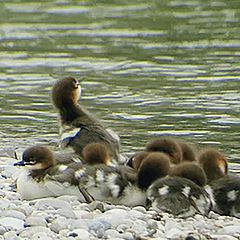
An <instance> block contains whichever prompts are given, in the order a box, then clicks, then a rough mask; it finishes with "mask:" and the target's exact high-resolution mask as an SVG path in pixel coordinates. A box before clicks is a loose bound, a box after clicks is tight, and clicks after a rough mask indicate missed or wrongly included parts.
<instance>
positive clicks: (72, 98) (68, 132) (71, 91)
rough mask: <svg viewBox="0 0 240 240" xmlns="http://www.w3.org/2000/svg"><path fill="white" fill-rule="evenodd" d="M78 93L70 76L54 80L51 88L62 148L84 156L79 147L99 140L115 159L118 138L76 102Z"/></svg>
mask: <svg viewBox="0 0 240 240" xmlns="http://www.w3.org/2000/svg"><path fill="white" fill-rule="evenodd" d="M80 93H81V87H80V85H79V83H78V82H77V80H76V79H75V78H73V77H67V78H63V79H61V80H60V81H57V82H56V83H55V85H54V87H53V89H52V100H53V104H54V106H55V107H56V108H57V109H58V111H59V117H60V124H61V127H60V138H61V147H62V148H65V147H67V146H70V147H72V148H73V149H74V150H75V152H76V153H77V154H79V155H80V156H81V157H83V154H82V150H83V148H84V147H85V146H86V145H87V144H88V143H92V142H99V143H102V144H104V145H105V146H106V147H107V148H108V150H109V155H110V157H112V158H114V159H115V160H118V158H119V145H120V140H119V137H118V136H117V134H115V133H114V132H113V131H111V130H109V129H107V128H106V127H105V126H104V125H103V124H102V123H101V122H100V121H99V120H98V119H96V118H95V117H93V116H92V115H91V114H90V113H89V112H87V111H86V110H85V109H84V108H83V107H82V106H81V105H79V104H78V99H79V97H80Z"/></svg>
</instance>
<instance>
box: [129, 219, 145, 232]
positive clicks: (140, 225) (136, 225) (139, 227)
mask: <svg viewBox="0 0 240 240" xmlns="http://www.w3.org/2000/svg"><path fill="white" fill-rule="evenodd" d="M132 230H134V231H136V232H137V233H138V234H143V233H144V232H146V231H147V223H146V222H145V221H143V220H140V219H136V220H134V221H133V226H132Z"/></svg>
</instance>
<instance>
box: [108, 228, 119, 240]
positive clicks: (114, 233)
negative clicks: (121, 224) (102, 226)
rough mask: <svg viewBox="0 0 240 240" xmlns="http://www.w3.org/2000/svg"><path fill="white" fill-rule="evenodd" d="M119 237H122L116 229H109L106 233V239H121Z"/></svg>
mask: <svg viewBox="0 0 240 240" xmlns="http://www.w3.org/2000/svg"><path fill="white" fill-rule="evenodd" d="M119 235H120V234H119V232H118V231H116V230H115V229H107V230H106V231H105V237H106V238H109V239H112V238H116V237H119Z"/></svg>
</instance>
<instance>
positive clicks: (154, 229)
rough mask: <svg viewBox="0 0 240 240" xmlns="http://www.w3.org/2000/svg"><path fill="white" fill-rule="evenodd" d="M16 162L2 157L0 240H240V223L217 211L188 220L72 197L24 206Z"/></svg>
mask: <svg viewBox="0 0 240 240" xmlns="http://www.w3.org/2000/svg"><path fill="white" fill-rule="evenodd" d="M0 153H1V151H0ZM10 154H11V152H10ZM12 162H15V160H14V159H12V160H11V159H10V157H8V156H3V157H2V158H1V156H0V166H1V167H0V240H1V239H3V240H5V239H7V240H21V239H33V240H50V239H59V240H65V239H66V240H74V239H75V240H76V239H77V240H78V239H84V240H85V239H86V240H88V239H92V240H96V239H111V240H123V239H125V240H135V239H148V238H150V239H151V238H152V239H157V240H163V239H172V240H174V239H186V240H196V239H197V240H199V239H201V240H202V239H203V240H205V239H217V240H223V239H226V240H236V239H240V219H238V218H235V217H229V216H220V215H219V214H217V213H215V212H213V211H211V212H209V215H208V217H206V216H202V215H199V214H196V215H195V216H193V217H189V218H186V219H183V218H176V217H173V216H172V215H170V214H168V213H157V212H156V211H154V210H153V209H151V208H150V209H146V208H144V207H142V206H136V207H133V208H129V207H127V206H121V205H111V204H108V203H104V202H99V201H96V202H93V203H91V204H87V203H80V202H79V201H78V199H77V197H75V196H67V195H66V196H59V197H57V198H43V199H35V200H31V201H26V200H23V199H21V196H20V195H19V194H18V193H16V192H15V191H14V178H13V175H14V176H15V175H16V172H15V171H17V169H18V168H16V167H13V166H11V163H12ZM4 166H5V167H4ZM3 176H4V177H3Z"/></svg>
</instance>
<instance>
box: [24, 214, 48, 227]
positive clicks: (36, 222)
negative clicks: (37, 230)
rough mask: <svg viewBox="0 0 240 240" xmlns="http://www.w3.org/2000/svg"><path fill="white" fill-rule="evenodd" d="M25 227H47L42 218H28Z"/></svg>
mask: <svg viewBox="0 0 240 240" xmlns="http://www.w3.org/2000/svg"><path fill="white" fill-rule="evenodd" d="M25 226H26V227H31V226H43V227H46V226H47V221H46V220H45V218H44V217H42V216H30V217H28V218H27V219H26V221H25Z"/></svg>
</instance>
